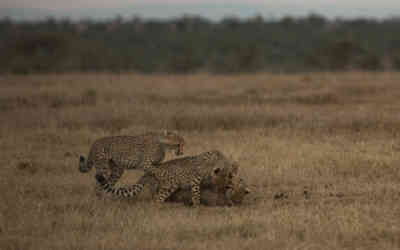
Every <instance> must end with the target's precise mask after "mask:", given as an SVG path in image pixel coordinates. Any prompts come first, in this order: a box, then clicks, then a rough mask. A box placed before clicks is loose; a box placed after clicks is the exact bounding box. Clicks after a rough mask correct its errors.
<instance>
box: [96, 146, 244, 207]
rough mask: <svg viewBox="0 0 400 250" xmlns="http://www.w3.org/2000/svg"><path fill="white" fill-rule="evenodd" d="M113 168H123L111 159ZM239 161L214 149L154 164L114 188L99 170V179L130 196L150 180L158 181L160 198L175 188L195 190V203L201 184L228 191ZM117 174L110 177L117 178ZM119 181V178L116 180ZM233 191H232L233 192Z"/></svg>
mask: <svg viewBox="0 0 400 250" xmlns="http://www.w3.org/2000/svg"><path fill="white" fill-rule="evenodd" d="M110 165H111V167H112V168H119V170H115V171H112V172H114V174H115V176H116V177H117V178H118V175H120V173H121V171H123V169H122V168H121V167H119V166H118V164H115V163H113V160H111V161H110ZM237 171H238V165H236V164H232V163H231V162H230V161H229V160H228V159H227V158H226V157H225V156H224V155H223V154H222V153H221V152H219V151H217V150H214V151H209V152H205V153H202V154H199V155H196V156H189V157H184V158H179V159H174V160H171V161H167V162H164V163H162V164H160V167H159V168H152V169H149V170H148V171H146V172H145V174H144V176H143V177H142V178H141V179H140V180H139V181H138V182H137V183H136V184H135V185H133V186H131V187H127V188H124V187H120V188H114V185H113V182H114V180H111V182H112V183H111V184H109V183H108V181H107V180H106V179H105V178H104V176H103V175H102V174H97V175H96V179H97V181H98V183H99V184H100V186H101V187H102V188H103V189H104V190H105V191H106V192H108V193H111V194H112V195H113V196H116V197H122V198H130V197H136V196H137V195H138V194H139V193H141V191H142V190H143V188H144V186H145V185H146V184H147V183H151V182H153V183H154V180H156V182H157V183H158V193H157V201H158V202H164V201H166V200H167V198H168V197H170V196H171V194H173V193H174V192H175V191H177V190H181V189H189V188H190V190H191V194H192V197H191V200H192V204H193V205H194V206H197V205H199V204H200V197H201V196H200V184H201V183H203V182H205V183H210V184H211V185H213V186H214V187H215V190H217V192H226V193H227V194H228V193H231V192H228V190H230V189H231V187H232V179H233V178H234V176H235V175H236V174H237ZM113 178H114V177H113V175H112V176H111V178H110V179H113ZM114 183H115V182H114ZM229 195H230V194H229Z"/></svg>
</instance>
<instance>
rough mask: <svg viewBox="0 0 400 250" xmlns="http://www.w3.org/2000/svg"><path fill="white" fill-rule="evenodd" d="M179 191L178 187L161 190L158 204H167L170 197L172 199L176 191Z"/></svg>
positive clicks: (158, 195)
mask: <svg viewBox="0 0 400 250" xmlns="http://www.w3.org/2000/svg"><path fill="white" fill-rule="evenodd" d="M177 189H178V187H177V186H173V187H170V188H160V190H159V191H158V194H157V200H156V201H157V202H158V203H163V202H165V201H166V200H167V199H168V197H170V196H171V195H172V194H173V193H174V192H175V191H176V190H177Z"/></svg>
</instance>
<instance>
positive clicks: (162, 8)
mask: <svg viewBox="0 0 400 250" xmlns="http://www.w3.org/2000/svg"><path fill="white" fill-rule="evenodd" d="M169 5H173V6H174V7H172V6H169ZM225 5H226V6H227V8H226V9H225ZM229 5H230V6H233V5H236V6H235V7H233V8H229ZM132 6H134V7H135V6H136V12H135V13H134V14H137V15H139V16H144V17H148V16H150V17H168V16H174V15H175V16H176V15H180V14H185V13H189V14H198V15H202V16H207V15H210V16H211V17H214V16H215V17H220V16H221V15H225V14H226V15H230V14H233V15H239V16H248V15H253V14H254V13H260V14H262V15H272V16H273V15H286V14H288V15H303V14H306V13H309V12H316V13H318V14H323V15H326V16H328V17H329V16H330V17H333V16H349V17H351V16H371V17H386V16H400V0H279V1H277V0H213V1H211V0H0V8H40V9H48V10H53V11H65V10H69V11H71V10H73V9H85V8H101V9H103V10H104V11H108V10H110V12H111V10H112V9H118V8H120V9H121V8H122V9H123V8H124V7H125V8H126V9H127V10H128V9H129V8H130V10H132ZM143 6H145V7H143ZM213 6H219V9H218V10H215V9H214V8H213ZM221 6H223V7H224V8H221ZM238 6H239V7H238ZM277 6H278V8H277ZM277 9H278V11H280V12H279V13H277V12H278V11H277ZM209 12H210V13H212V14H209ZM126 14H127V15H128V13H126Z"/></svg>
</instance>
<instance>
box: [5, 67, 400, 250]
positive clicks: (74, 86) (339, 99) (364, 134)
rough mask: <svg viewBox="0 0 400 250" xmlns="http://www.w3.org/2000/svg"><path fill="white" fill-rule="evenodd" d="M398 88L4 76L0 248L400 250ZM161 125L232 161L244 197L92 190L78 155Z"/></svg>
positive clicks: (364, 77)
mask: <svg viewBox="0 0 400 250" xmlns="http://www.w3.org/2000/svg"><path fill="white" fill-rule="evenodd" d="M399 97H400V74H397V73H361V72H352V73H341V74H333V73H320V74H297V75H279V74H275V75H272V74H256V75H236V76H213V75H206V74H204V75H202V74H199V75H187V76H173V75H155V76H143V75H135V74H122V75H111V74H66V75H34V76H1V77H0V117H1V118H0V119H1V121H0V151H1V157H0V161H1V168H0V188H1V192H0V248H1V249H4V250H11V249H24V250H29V249H96V250H98V249H164V250H166V249H171V250H172V249H207V250H212V249H399V248H400V203H399V200H400V169H399V165H400V164H399V163H400V153H399V151H400V98H399ZM164 128H167V129H176V130H178V131H179V132H180V133H182V134H183V135H184V137H185V139H186V140H187V145H186V148H185V150H186V151H185V153H186V154H196V153H200V152H203V151H206V150H210V149H219V150H221V151H223V152H224V153H226V155H228V156H229V157H232V158H233V159H235V160H237V161H238V162H239V163H240V165H241V170H240V172H241V174H242V175H243V176H244V177H245V178H246V179H247V180H248V181H249V183H250V184H251V188H252V190H253V193H252V194H251V195H250V196H249V197H248V199H247V200H246V202H245V204H244V205H242V206H239V207H232V208H224V207H199V208H189V207H185V206H184V205H181V204H165V205H160V206H155V205H150V204H149V203H145V202H131V201H130V202H123V201H110V200H99V199H96V198H95V197H94V195H93V194H94V193H93V191H94V190H93V184H94V178H93V173H90V174H81V173H79V172H78V165H77V164H78V158H77V155H78V154H81V153H82V154H87V152H88V150H89V147H90V145H91V143H92V142H93V141H94V140H95V139H97V138H99V137H101V136H105V135H117V134H137V133H141V132H144V131H148V130H157V129H164ZM140 174H141V172H139V171H137V172H135V171H130V172H129V173H126V174H125V175H124V176H123V180H122V182H123V183H133V182H134V181H135V180H136V179H137V177H138V176H140Z"/></svg>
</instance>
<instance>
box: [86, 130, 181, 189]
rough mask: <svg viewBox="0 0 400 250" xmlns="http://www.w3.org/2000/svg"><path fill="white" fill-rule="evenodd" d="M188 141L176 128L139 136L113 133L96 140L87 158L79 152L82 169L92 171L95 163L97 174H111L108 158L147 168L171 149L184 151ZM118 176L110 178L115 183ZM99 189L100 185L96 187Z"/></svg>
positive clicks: (139, 167)
mask: <svg viewBox="0 0 400 250" xmlns="http://www.w3.org/2000/svg"><path fill="white" fill-rule="evenodd" d="M184 143H185V141H184V139H183V138H182V137H181V136H179V135H178V134H177V133H176V132H171V131H163V132H159V133H156V132H150V133H146V134H143V135H136V136H111V137H104V138H101V139H98V140H96V141H95V142H94V143H93V145H92V147H91V148H90V151H89V156H88V159H87V160H86V159H85V157H84V156H80V159H79V171H80V172H82V173H87V172H89V171H90V170H91V169H92V168H93V166H94V167H95V168H96V173H97V174H102V175H104V176H109V174H110V167H109V160H110V159H113V161H114V162H115V164H117V165H118V166H120V167H123V168H125V169H142V170H147V169H150V168H152V167H154V166H157V165H158V164H159V163H160V162H162V161H163V160H164V157H165V153H166V152H167V151H168V150H174V151H175V155H177V156H178V155H182V154H183V145H184ZM116 181H118V180H117V179H113V180H110V182H109V184H110V185H114V184H115V182H116ZM96 190H97V191H100V189H99V188H96Z"/></svg>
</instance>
